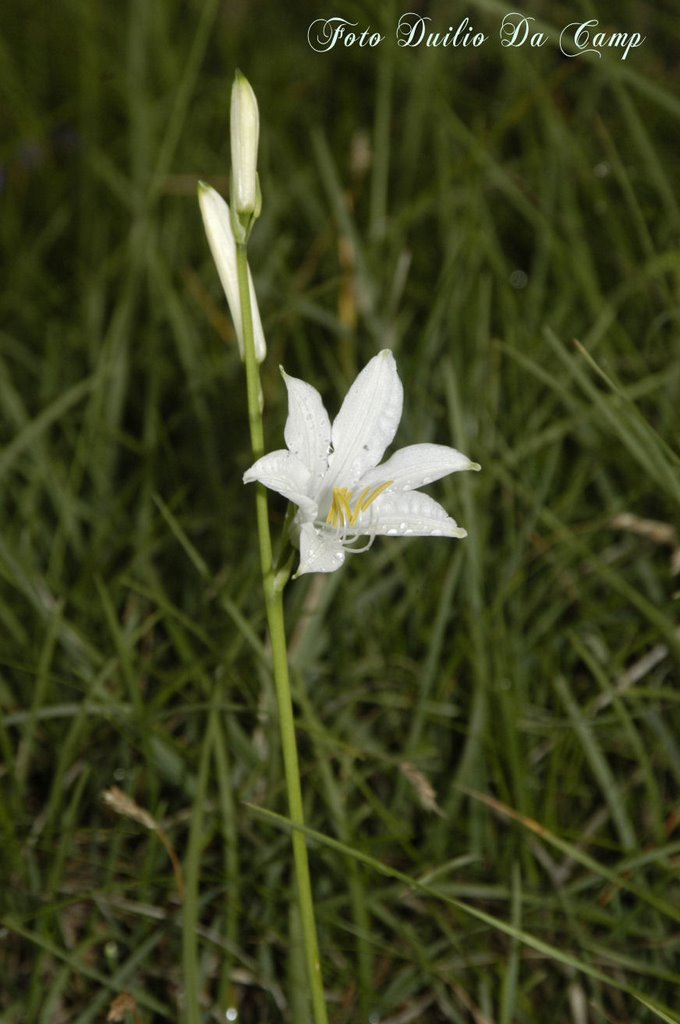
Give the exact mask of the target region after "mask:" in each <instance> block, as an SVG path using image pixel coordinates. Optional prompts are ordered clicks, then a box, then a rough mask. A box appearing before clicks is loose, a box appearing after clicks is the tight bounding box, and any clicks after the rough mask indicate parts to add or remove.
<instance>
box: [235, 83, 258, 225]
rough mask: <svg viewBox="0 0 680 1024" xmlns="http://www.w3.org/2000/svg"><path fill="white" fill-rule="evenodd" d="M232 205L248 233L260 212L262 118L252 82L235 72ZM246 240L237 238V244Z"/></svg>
mask: <svg viewBox="0 0 680 1024" xmlns="http://www.w3.org/2000/svg"><path fill="white" fill-rule="evenodd" d="M230 128H231V202H232V207H233V212H234V214H235V215H236V218H237V219H238V221H239V222H240V224H241V225H242V226H243V228H244V231H245V232H246V234H247V228H248V226H249V224H250V221H251V219H253V218H255V217H257V215H258V213H259V206H260V202H259V187H258V182H257V143H258V138H259V134H260V115H259V112H258V109H257V100H256V99H255V93H254V92H253V90H252V88H251V86H250V82H249V81H248V79H247V78H246V77H245V75H242V74H241V72H240V71H237V72H236V75H235V77H234V84H233V85H232V87H231V123H230ZM244 240H245V239H242V238H238V237H237V241H239V242H240V241H244Z"/></svg>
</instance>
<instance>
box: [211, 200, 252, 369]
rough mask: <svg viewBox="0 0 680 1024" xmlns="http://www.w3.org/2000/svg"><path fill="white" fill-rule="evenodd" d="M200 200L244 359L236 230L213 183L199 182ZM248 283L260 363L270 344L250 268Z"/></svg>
mask: <svg viewBox="0 0 680 1024" xmlns="http://www.w3.org/2000/svg"><path fill="white" fill-rule="evenodd" d="M198 202H199V205H200V207H201V216H202V217H203V226H204V228H205V233H206V235H207V236H208V242H209V244H210V251H211V253H212V256H213V259H214V261H215V266H216V267H217V273H218V274H219V276H220V281H221V282H222V287H223V289H224V294H225V295H226V297H227V303H228V304H229V311H230V313H231V318H232V320H233V321H234V329H235V331H236V337H237V339H238V347H239V350H240V352H241V359H243V321H242V318H241V302H240V300H239V294H238V272H237V270H236V242H235V241H234V233H233V231H232V230H231V217H230V214H229V207H228V206H227V204H226V203H225V201H224V199H223V198H222V196H221V195H220V194H219V192H216V191H215V189H214V188H211V187H210V185H205V184H204V183H203V182H200V184H199V186H198ZM248 283H249V285H250V307H251V310H252V314H253V332H254V334H255V357H256V359H257V361H258V363H261V362H262V360H263V359H264V357H265V356H266V354H267V345H266V343H265V340H264V331H263V330H262V321H261V320H260V310H259V309H258V306H257V298H256V296H255V288H254V286H253V279H252V277H251V275H250V268H248Z"/></svg>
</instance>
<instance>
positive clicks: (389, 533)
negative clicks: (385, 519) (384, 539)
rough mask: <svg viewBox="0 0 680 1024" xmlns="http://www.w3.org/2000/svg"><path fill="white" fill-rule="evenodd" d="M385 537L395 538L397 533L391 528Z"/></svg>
mask: <svg viewBox="0 0 680 1024" xmlns="http://www.w3.org/2000/svg"><path fill="white" fill-rule="evenodd" d="M387 536H388V537H396V536H397V531H396V530H395V528H394V527H393V526H392V527H391V528H390V529H389V530H388V531H387Z"/></svg>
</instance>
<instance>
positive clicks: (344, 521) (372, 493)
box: [326, 480, 394, 530]
mask: <svg viewBox="0 0 680 1024" xmlns="http://www.w3.org/2000/svg"><path fill="white" fill-rule="evenodd" d="M393 483H394V480H388V481H387V483H384V484H380V485H379V486H378V487H374V488H372V489H371V488H370V487H364V489H363V491H362V492H361V494H360V495H359V497H358V498H357V499H356V500H355V502H354V505H352V491H351V488H349V487H334V488H333V503H332V505H331V509H330V512H329V513H328V517H327V519H326V522H327V523H328V524H329V525H330V526H332V527H333V528H334V529H336V530H338V529H340V528H342V527H346V526H356V525H357V522H358V520H359V516H360V515H361V513H362V512H365V511H366V509H367V508H369V506H370V505H372V504H373V502H374V501H375V499H376V498H379V497H380V495H381V494H382V493H383V491H386V490H387V488H388V487H391V486H392V484H393Z"/></svg>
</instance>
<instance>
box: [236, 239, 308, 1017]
mask: <svg viewBox="0 0 680 1024" xmlns="http://www.w3.org/2000/svg"><path fill="white" fill-rule="evenodd" d="M237 264H238V283H239V299H240V303H241V317H242V322H243V348H244V354H245V363H246V380H247V390H248V418H249V422H250V440H251V444H252V448H253V455H254V456H255V458H260V456H261V455H263V454H264V431H263V427H262V408H261V385H260V373H259V367H258V364H257V360H256V358H255V342H254V338H253V323H252V310H251V306H250V289H249V286H248V261H247V251H246V246H245V244H237ZM255 502H256V512H257V533H258V538H259V544H260V565H261V569H262V583H263V587H264V597H265V606H266V611H267V624H268V626H269V636H270V639H271V645H272V663H273V671H274V685H275V687H276V701H277V706H278V713H279V730H280V733H281V746H282V749H283V763H284V771H285V776H286V790H287V794H288V813H289V815H290V820H291V822H292V823H293V825H294V826H296V825H297V826H304V812H303V806H302V788H301V786H300V766H299V761H298V753H297V741H296V739H295V719H294V716H293V698H292V694H291V689H290V677H289V674H288V651H287V646H286V629H285V623H284V616H283V595H282V593H281V590H280V588H279V587H277V586H276V581H275V574H274V563H273V557H272V541H271V533H270V531H269V515H268V510H267V495H266V491H265V489H264V487H262V486H261V485H260V484H257V495H256V499H255ZM292 844H293V858H294V862H295V877H296V881H297V896H298V904H299V908H300V919H301V922H302V937H303V942H304V947H305V957H306V960H307V971H308V974H309V985H310V991H311V997H312V1007H313V1011H314V1021H315V1024H327V1022H328V1016H327V1013H326V1002H325V999H324V991H323V979H322V975H321V963H320V960H319V944H318V940H317V935H316V920H315V917H314V901H313V897H312V883H311V878H310V874H309V861H308V858H307V842H306V839H305V836H304V833H303V832H301V831H300V830H299V828H293V832H292Z"/></svg>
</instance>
